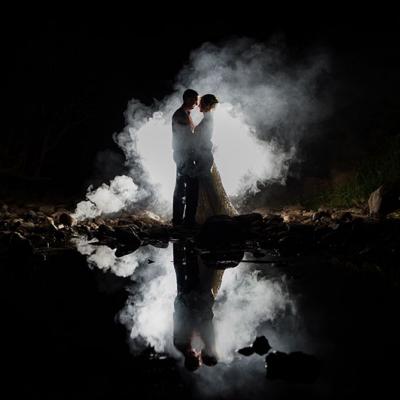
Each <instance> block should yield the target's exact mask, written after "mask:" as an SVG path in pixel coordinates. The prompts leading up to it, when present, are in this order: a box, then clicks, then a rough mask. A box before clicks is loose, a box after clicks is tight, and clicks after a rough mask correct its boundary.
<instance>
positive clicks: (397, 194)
mask: <svg viewBox="0 0 400 400" xmlns="http://www.w3.org/2000/svg"><path fill="white" fill-rule="evenodd" d="M399 198H400V191H399V190H398V188H397V187H395V186H394V185H381V186H379V188H378V189H376V190H375V191H374V192H372V193H371V195H370V196H369V199H368V208H369V214H370V215H371V216H374V217H382V218H384V217H386V215H387V214H389V213H391V212H393V211H396V210H398V209H400V200H399Z"/></svg>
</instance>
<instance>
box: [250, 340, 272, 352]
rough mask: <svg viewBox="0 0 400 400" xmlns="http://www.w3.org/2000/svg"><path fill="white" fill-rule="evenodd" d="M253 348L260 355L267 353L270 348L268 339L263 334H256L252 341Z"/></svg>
mask: <svg viewBox="0 0 400 400" xmlns="http://www.w3.org/2000/svg"><path fill="white" fill-rule="evenodd" d="M253 350H254V352H255V353H257V354H259V355H260V356H263V355H264V354H267V353H268V352H269V351H270V350H271V346H270V344H269V342H268V339H267V338H266V337H265V336H258V337H257V338H256V340H255V341H254V343H253Z"/></svg>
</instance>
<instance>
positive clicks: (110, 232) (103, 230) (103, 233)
mask: <svg viewBox="0 0 400 400" xmlns="http://www.w3.org/2000/svg"><path fill="white" fill-rule="evenodd" d="M97 233H98V236H100V237H114V236H115V231H114V229H113V228H111V227H110V226H108V225H106V224H101V225H99V229H98V230H97Z"/></svg>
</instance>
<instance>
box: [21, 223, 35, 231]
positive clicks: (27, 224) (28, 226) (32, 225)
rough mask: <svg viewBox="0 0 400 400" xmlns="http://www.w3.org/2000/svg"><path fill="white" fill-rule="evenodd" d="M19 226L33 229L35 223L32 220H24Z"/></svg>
mask: <svg viewBox="0 0 400 400" xmlns="http://www.w3.org/2000/svg"><path fill="white" fill-rule="evenodd" d="M19 228H22V229H26V230H33V229H35V224H34V223H33V222H26V221H24V222H22V223H21V224H20V225H19Z"/></svg>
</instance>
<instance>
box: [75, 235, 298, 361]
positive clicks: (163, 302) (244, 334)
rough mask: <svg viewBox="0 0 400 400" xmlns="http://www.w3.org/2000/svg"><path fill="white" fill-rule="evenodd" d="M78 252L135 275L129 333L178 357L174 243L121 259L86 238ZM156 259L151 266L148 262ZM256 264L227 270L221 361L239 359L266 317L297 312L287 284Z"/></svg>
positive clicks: (218, 311)
mask: <svg viewBox="0 0 400 400" xmlns="http://www.w3.org/2000/svg"><path fill="white" fill-rule="evenodd" d="M77 248H78V250H79V251H80V252H81V253H82V254H85V255H86V256H87V260H88V263H89V264H90V265H92V266H95V267H98V268H100V269H102V270H105V271H107V270H109V271H111V272H113V273H114V274H116V275H118V276H124V277H130V279H131V280H132V281H133V282H134V283H132V284H129V283H128V284H127V289H128V291H129V292H130V293H131V294H130V295H129V298H128V300H127V302H126V305H125V307H124V308H123V309H122V310H121V311H120V313H119V320H120V322H121V323H123V324H124V325H125V326H126V327H127V328H128V330H129V332H130V344H131V346H132V349H133V350H140V349H143V346H146V345H151V346H153V347H154V348H155V350H156V351H158V352H166V353H168V354H170V355H171V356H177V355H178V352H177V350H176V349H175V347H174V345H173V339H172V337H173V322H172V321H173V311H174V299H175V296H176V278H175V271H174V266H173V255H172V246H169V247H168V248H167V249H159V248H155V247H153V246H144V247H140V248H139V249H138V250H137V251H136V252H134V253H132V254H129V255H126V256H124V257H121V258H117V257H115V251H114V250H111V249H110V248H107V247H106V246H95V245H93V243H90V242H87V241H86V240H84V239H80V240H78V241H77ZM149 259H151V260H152V261H154V262H153V263H151V264H149V263H148V260H149ZM249 268H251V265H250V264H248V263H242V264H239V265H238V266H237V267H235V268H233V269H228V270H226V271H225V272H224V277H223V281H222V286H221V289H220V292H219V294H218V296H217V299H216V303H215V305H214V314H215V316H214V326H215V330H216V340H217V352H218V354H219V357H220V361H221V362H225V363H230V362H232V361H233V360H234V357H235V354H236V350H237V349H238V348H240V347H242V346H246V345H248V344H249V343H250V342H252V340H254V338H255V337H256V335H257V329H258V327H259V326H260V324H262V323H263V322H265V321H271V320H274V319H275V318H277V317H279V316H280V315H282V314H284V313H286V312H288V310H289V312H294V308H293V303H292V300H291V299H290V298H289V296H288V292H287V289H286V285H285V282H284V281H282V280H273V281H271V280H268V279H265V278H263V277H261V276H260V275H259V274H257V273H255V272H250V270H249Z"/></svg>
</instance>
